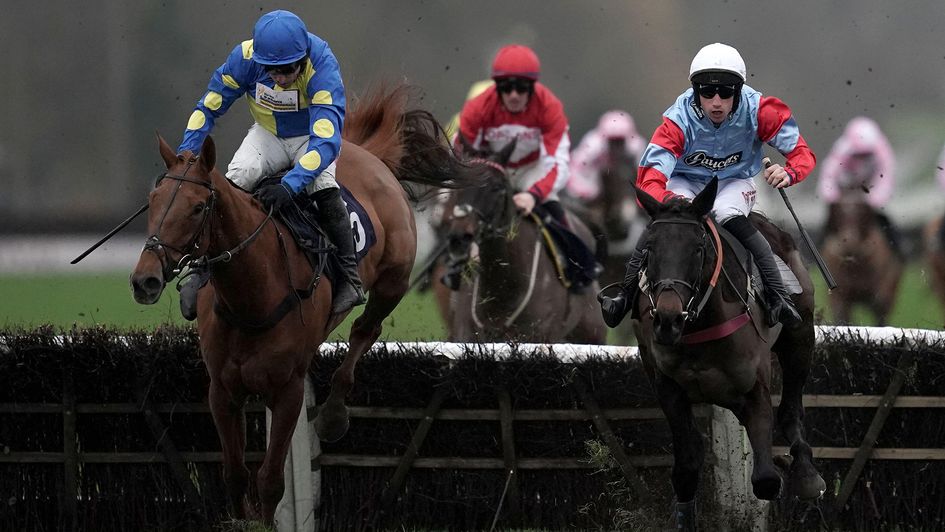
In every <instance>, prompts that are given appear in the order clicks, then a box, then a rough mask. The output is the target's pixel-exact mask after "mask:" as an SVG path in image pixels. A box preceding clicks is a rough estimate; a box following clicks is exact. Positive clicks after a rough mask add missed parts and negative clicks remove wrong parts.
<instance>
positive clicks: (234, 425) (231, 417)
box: [209, 379, 249, 519]
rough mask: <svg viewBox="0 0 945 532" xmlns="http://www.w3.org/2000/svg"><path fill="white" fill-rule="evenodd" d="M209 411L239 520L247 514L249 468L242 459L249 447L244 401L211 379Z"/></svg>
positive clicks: (231, 501) (228, 488) (232, 504)
mask: <svg viewBox="0 0 945 532" xmlns="http://www.w3.org/2000/svg"><path fill="white" fill-rule="evenodd" d="M209 403H210V412H211V414H213V422H214V424H215V425H216V427H217V435H218V436H219V437H220V446H221V447H222V449H223V483H224V485H225V486H226V495H227V500H228V502H229V504H230V511H231V512H232V514H233V516H234V517H235V518H237V519H243V518H245V517H246V510H247V508H246V505H247V501H246V487H247V485H248V483H249V469H248V468H247V467H246V463H245V461H244V460H243V457H244V454H243V453H244V451H245V450H246V416H245V413H244V412H243V404H242V402H239V403H234V401H233V398H232V397H231V396H230V394H229V393H228V392H227V391H226V390H225V389H224V388H223V386H221V385H220V384H219V383H217V381H216V379H211V381H210V394H209Z"/></svg>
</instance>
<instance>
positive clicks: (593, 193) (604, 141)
mask: <svg viewBox="0 0 945 532" xmlns="http://www.w3.org/2000/svg"><path fill="white" fill-rule="evenodd" d="M611 140H623V141H624V151H625V152H626V154H627V155H628V156H629V157H630V158H631V159H632V160H633V162H634V164H637V163H638V162H639V161H640V156H641V155H643V149H644V148H646V141H644V140H643V137H642V136H641V135H640V133H639V132H638V131H637V126H636V123H635V122H634V121H633V117H632V116H630V113H628V112H626V111H620V110H613V111H607V112H606V113H604V114H603V115H601V117H600V120H599V121H598V122H597V127H595V128H594V129H592V130H590V131H588V132H587V133H586V134H585V135H584V137H582V138H581V142H580V143H578V146H577V148H575V149H574V151H572V152H571V165H570V170H571V175H570V177H569V178H568V182H567V185H566V186H567V189H568V194H570V195H571V196H574V197H576V198H580V199H583V200H585V201H592V200H595V199H597V197H598V196H599V195H600V193H601V182H600V175H601V172H602V171H603V170H605V169H606V168H607V165H608V164H609V162H610V161H609V160H608V143H609V142H610V141H611Z"/></svg>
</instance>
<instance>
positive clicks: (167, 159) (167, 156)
mask: <svg viewBox="0 0 945 532" xmlns="http://www.w3.org/2000/svg"><path fill="white" fill-rule="evenodd" d="M157 138H158V149H159V150H160V151H161V158H162V159H164V166H166V167H167V168H170V167H172V166H174V165H175V164H177V153H176V152H174V150H173V148H171V146H170V145H169V144H168V143H167V141H166V140H164V137H162V136H161V134H160V133H157Z"/></svg>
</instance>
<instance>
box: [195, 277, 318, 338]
mask: <svg viewBox="0 0 945 532" xmlns="http://www.w3.org/2000/svg"><path fill="white" fill-rule="evenodd" d="M317 284H318V283H313V284H312V286H310V287H309V288H308V290H299V289H298V288H296V289H295V290H293V291H291V292H289V293H288V294H286V296H285V297H284V298H283V299H282V302H281V303H279V305H277V306H276V308H275V309H273V311H272V312H270V313H269V316H267V317H266V319H265V320H263V321H261V322H258V323H250V322H248V321H246V320H243V319H242V318H240V317H238V316H237V315H236V314H233V312H232V311H231V310H230V309H228V308H227V307H225V306H224V305H222V304H220V300H219V299H217V300H216V301H215V302H214V305H213V310H214V311H215V312H216V313H217V315H218V316H220V318H222V319H223V321H226V322H227V323H229V324H231V325H235V326H236V327H239V328H240V329H247V330H249V331H251V332H253V333H256V334H258V333H261V332H263V331H266V330H268V329H271V328H272V327H273V326H275V325H276V324H277V323H279V322H280V321H282V318H284V317H285V316H286V314H288V313H289V312H290V311H291V310H292V309H294V308H295V306H296V305H299V304H300V303H302V301H304V300H306V299H308V298H310V297H312V293H314V292H315V286H317Z"/></svg>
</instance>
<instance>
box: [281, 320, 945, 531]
mask: <svg viewBox="0 0 945 532" xmlns="http://www.w3.org/2000/svg"><path fill="white" fill-rule="evenodd" d="M814 334H815V342H816V343H823V342H825V341H828V340H830V339H831V338H837V337H841V336H846V337H855V338H861V339H863V340H865V341H869V342H871V343H876V344H887V343H893V344H895V343H900V342H903V341H905V342H906V343H908V344H914V343H936V342H945V331H940V330H927V329H904V328H898V327H842V326H828V325H819V326H815V328H814ZM346 346H347V344H346V343H344V342H329V343H325V344H322V346H321V348H320V352H323V353H324V352H333V351H336V350H338V349H342V348H344V347H346ZM401 348H407V349H416V350H418V351H427V352H430V353H436V354H437V355H439V356H444V357H447V358H450V359H457V358H460V357H462V356H463V355H465V354H468V353H483V354H485V353H489V354H491V355H493V356H494V357H495V358H496V359H500V360H501V359H506V358H508V357H510V356H511V355H512V354H513V353H516V352H518V353H544V354H548V355H552V354H553V355H555V356H556V357H557V358H558V359H559V360H560V361H562V362H577V361H580V360H583V359H586V358H589V357H618V358H638V357H639V356H640V353H639V350H638V348H637V347H636V346H612V345H584V344H524V343H523V344H510V343H483V344H479V343H451V342H378V343H377V344H375V345H374V346H373V347H372V348H371V350H370V351H368V355H370V353H371V352H374V351H380V350H394V349H401ZM305 406H306V407H308V406H316V401H315V397H314V394H313V392H312V389H311V384H310V382H309V380H308V379H306V382H305ZM306 410H307V408H302V412H301V415H300V416H299V421H298V424H297V425H296V429H295V434H294V435H293V437H292V444H291V446H290V449H289V456H288V458H287V459H286V470H285V475H286V477H285V485H286V491H285V496H284V497H283V498H282V502H281V503H280V504H279V507H278V508H277V510H276V529H277V530H278V531H279V532H312V531H314V530H315V526H316V517H315V511H316V508H317V507H318V504H319V501H320V498H321V474H320V473H319V472H313V471H312V470H311V461H312V457H315V456H318V455H319V454H320V452H321V448H320V445H319V441H318V437H316V436H315V433H314V428H313V423H312V422H310V421H309V420H308V419H307V413H306ZM712 411H713V413H712V416H713V421H712V424H713V431H714V432H716V433H718V434H719V435H720V437H719V438H717V439H716V445H715V447H716V448H714V449H713V452H714V453H715V454H716V456H719V457H722V460H721V463H722V464H726V466H725V467H716V468H715V469H716V471H715V475H714V476H715V477H716V482H717V483H719V485H720V493H722V492H725V493H727V494H728V495H726V497H728V496H734V494H739V495H742V494H744V493H750V492H751V485H750V476H751V462H750V461H749V460H745V459H744V457H745V456H746V455H747V456H749V457H750V454H751V453H750V452H748V450H749V449H750V445H749V444H748V440H747V437H746V436H745V433H744V430H742V428H741V425H739V423H738V421H737V420H736V419H735V417H734V416H733V415H732V414H731V413H730V412H728V411H727V410H724V409H722V408H718V407H713V409H712ZM266 421H267V424H268V422H269V413H268V411H267V413H266ZM740 498H744V497H743V496H742V497H740ZM728 500H737V499H733V498H729V499H728ZM743 511H744V513H745V514H746V515H745V518H746V519H748V520H749V521H745V522H752V523H754V525H755V527H756V529H757V530H763V529H764V528H765V521H764V512H765V511H766V504H763V503H760V502H758V501H754V500H752V501H751V504H748V501H745V504H744V505H743Z"/></svg>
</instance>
